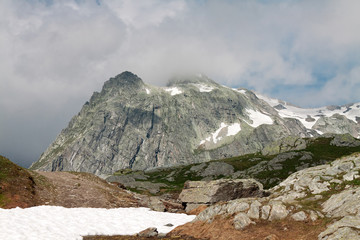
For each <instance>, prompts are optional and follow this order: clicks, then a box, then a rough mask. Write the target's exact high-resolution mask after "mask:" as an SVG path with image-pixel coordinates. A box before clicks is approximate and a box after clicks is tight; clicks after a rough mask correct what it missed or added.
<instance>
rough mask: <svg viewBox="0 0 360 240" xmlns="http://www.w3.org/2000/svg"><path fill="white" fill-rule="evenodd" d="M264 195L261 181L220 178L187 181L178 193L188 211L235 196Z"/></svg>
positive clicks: (234, 197) (235, 197) (231, 198)
mask: <svg viewBox="0 0 360 240" xmlns="http://www.w3.org/2000/svg"><path fill="white" fill-rule="evenodd" d="M263 195H266V192H265V191H263V186H262V184H261V183H259V182H257V181H255V180H253V179H236V180H230V179H220V180H215V181H208V182H207V181H188V182H186V183H185V185H184V189H183V191H182V192H181V193H180V195H179V199H180V201H181V202H182V203H183V205H185V206H186V211H187V212H189V211H191V210H193V209H194V208H196V207H198V206H200V205H210V204H213V203H217V202H220V201H229V200H233V199H237V198H246V197H261V196H263Z"/></svg>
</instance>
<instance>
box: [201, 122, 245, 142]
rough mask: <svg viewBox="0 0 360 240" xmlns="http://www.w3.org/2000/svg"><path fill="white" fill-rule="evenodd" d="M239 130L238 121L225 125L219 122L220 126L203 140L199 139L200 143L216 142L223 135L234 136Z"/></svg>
mask: <svg viewBox="0 0 360 240" xmlns="http://www.w3.org/2000/svg"><path fill="white" fill-rule="evenodd" d="M240 131H241V127H240V123H233V124H231V125H227V124H225V123H223V122H222V123H221V124H220V128H218V129H217V130H216V131H215V132H214V133H212V134H211V136H210V137H207V138H206V139H205V140H201V141H200V145H202V144H205V143H207V142H209V143H215V144H216V143H217V142H219V141H220V140H222V139H223V138H224V137H229V136H234V135H236V134H238V132H240Z"/></svg>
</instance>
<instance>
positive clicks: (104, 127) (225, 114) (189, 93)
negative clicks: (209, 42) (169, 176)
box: [32, 72, 360, 175]
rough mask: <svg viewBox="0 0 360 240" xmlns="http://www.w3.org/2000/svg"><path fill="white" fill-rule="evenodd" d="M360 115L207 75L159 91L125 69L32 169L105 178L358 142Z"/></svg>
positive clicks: (358, 110) (358, 109) (358, 108)
mask: <svg viewBox="0 0 360 240" xmlns="http://www.w3.org/2000/svg"><path fill="white" fill-rule="evenodd" d="M279 104H282V105H283V106H282V107H281V108H279V107H276V106H277V105H279ZM359 118H360V103H358V104H352V105H351V106H349V107H347V108H345V107H342V108H340V109H339V110H334V111H330V110H328V109H326V108H318V109H302V108H298V107H295V106H293V105H290V104H287V103H285V102H283V101H280V100H276V99H270V98H267V97H264V96H261V95H259V94H256V96H255V94H254V93H252V92H251V91H249V90H246V89H232V88H228V87H224V86H221V85H220V84H217V83H216V82H214V81H213V80H211V79H209V78H208V77H206V76H204V75H201V74H198V75H192V76H189V75H187V76H177V77H175V78H173V79H171V80H170V81H169V84H168V87H166V88H160V87H155V86H151V85H147V84H145V83H144V82H143V81H142V80H141V79H140V78H139V77H138V76H136V75H135V74H133V73H131V72H123V73H121V74H119V75H117V76H116V77H114V78H111V79H109V80H108V81H106V82H105V84H104V86H103V89H102V91H101V92H100V93H94V94H93V96H92V97H91V99H90V101H89V102H88V103H86V104H85V105H84V106H83V108H82V110H81V111H80V113H79V114H78V115H76V116H75V117H74V118H73V119H72V120H71V122H70V123H69V126H68V127H67V128H66V129H64V130H63V131H62V132H61V134H60V135H59V136H58V137H57V139H56V140H55V142H54V143H53V144H51V146H50V147H49V148H48V149H47V150H46V151H45V152H44V154H43V155H42V156H41V158H40V159H39V161H37V162H36V163H34V164H33V165H32V169H40V170H47V171H85V172H92V173H95V174H98V175H100V174H111V173H113V172H115V171H118V170H120V169H124V168H132V169H137V170H144V169H149V168H156V167H165V166H166V167H168V166H176V165H184V164H190V163H196V162H206V161H209V160H211V159H222V158H226V157H232V156H239V155H243V154H247V153H255V152H260V151H262V150H263V149H264V148H265V147H266V146H267V145H269V143H271V142H274V141H278V140H279V139H283V138H285V137H287V136H299V137H315V136H319V135H321V134H324V133H339V134H340V133H350V134H351V135H352V136H354V137H356V138H358V137H360V135H359V133H360V124H359V123H358V122H360V120H359Z"/></svg>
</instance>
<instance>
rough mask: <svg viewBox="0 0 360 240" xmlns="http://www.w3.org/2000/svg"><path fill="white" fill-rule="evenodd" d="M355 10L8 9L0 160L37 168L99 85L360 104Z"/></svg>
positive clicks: (221, 4) (112, 4)
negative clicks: (188, 80) (201, 83)
mask: <svg viewBox="0 0 360 240" xmlns="http://www.w3.org/2000/svg"><path fill="white" fill-rule="evenodd" d="M358 9H360V1H358V0H342V1H338V0H326V1H325V0H318V1H308V0H304V1H300V0H298V1H250V0H249V1H245V0H244V1H230V0H229V1H205V0H203V1H186V0H174V1H164V0H135V1H134V0H106V1H104V0H99V1H95V0H77V1H73V0H63V1H50V0H42V1H40V0H27V1H26V0H18V1H11V0H4V1H1V2H0V16H1V17H0V51H1V55H0V60H1V65H0V111H1V115H0V153H1V154H3V155H6V156H8V157H10V158H11V159H12V160H14V161H15V162H18V163H21V164H22V165H24V166H26V165H28V164H29V163H30V162H32V161H35V160H36V159H37V158H38V157H39V155H40V154H41V152H42V151H44V150H45V149H46V147H47V146H48V145H49V144H50V142H51V141H53V140H54V138H55V137H56V135H57V134H58V133H59V132H60V131H61V129H62V128H64V127H66V125H67V123H68V121H69V120H70V118H71V117H72V116H73V115H74V114H76V113H77V112H78V111H79V110H80V108H81V106H82V104H83V103H84V102H85V101H86V100H88V98H89V97H90V96H91V94H92V92H94V91H98V90H100V89H101V86H102V84H103V82H104V81H106V80H107V79H108V78H110V77H112V76H115V75H117V74H118V73H120V72H122V71H125V70H129V71H132V72H134V73H136V74H137V75H138V76H140V77H141V78H142V79H143V80H144V81H145V82H146V83H149V84H153V85H159V86H161V85H165V84H166V82H167V80H168V79H169V78H170V77H172V76H173V75H176V74H184V73H187V74H189V73H190V74H192V73H203V74H206V75H207V76H209V77H210V78H212V79H214V80H215V81H217V82H219V83H221V84H224V85H227V86H231V87H245V88H249V89H252V90H255V91H257V92H260V93H263V94H265V95H268V96H271V97H275V98H280V99H283V100H286V101H289V102H291V103H294V104H296V105H299V106H303V107H317V106H324V105H332V104H335V105H341V104H346V103H350V102H359V101H360V97H359V93H360V79H359V76H360V31H359V30H358V29H360V15H359V14H358Z"/></svg>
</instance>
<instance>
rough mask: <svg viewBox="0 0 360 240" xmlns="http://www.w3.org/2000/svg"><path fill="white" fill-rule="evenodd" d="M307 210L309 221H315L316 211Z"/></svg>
mask: <svg viewBox="0 0 360 240" xmlns="http://www.w3.org/2000/svg"><path fill="white" fill-rule="evenodd" d="M309 212H310V215H309V217H310V219H311V221H313V222H314V221H316V220H317V219H318V215H317V214H316V212H315V211H312V210H310V211H309Z"/></svg>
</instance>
